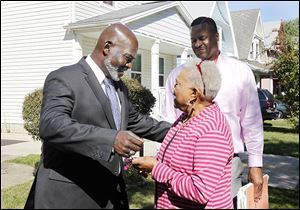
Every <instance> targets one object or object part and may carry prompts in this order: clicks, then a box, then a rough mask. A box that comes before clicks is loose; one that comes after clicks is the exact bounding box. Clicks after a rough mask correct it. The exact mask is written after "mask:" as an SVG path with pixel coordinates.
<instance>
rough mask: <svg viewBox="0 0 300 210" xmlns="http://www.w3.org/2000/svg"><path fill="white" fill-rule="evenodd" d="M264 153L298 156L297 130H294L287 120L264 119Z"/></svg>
mask: <svg viewBox="0 0 300 210" xmlns="http://www.w3.org/2000/svg"><path fill="white" fill-rule="evenodd" d="M264 139H265V142H264V153H265V154H274V155H288V156H293V157H297V158H299V131H298V132H295V130H293V129H292V128H291V126H290V124H289V123H288V121H287V120H271V121H265V124H264Z"/></svg>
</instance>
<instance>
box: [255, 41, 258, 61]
mask: <svg viewBox="0 0 300 210" xmlns="http://www.w3.org/2000/svg"><path fill="white" fill-rule="evenodd" d="M258 56H259V46H258V43H256V55H255V58H256V59H258V58H259V57H258Z"/></svg>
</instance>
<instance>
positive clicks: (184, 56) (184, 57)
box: [180, 47, 189, 64]
mask: <svg viewBox="0 0 300 210" xmlns="http://www.w3.org/2000/svg"><path fill="white" fill-rule="evenodd" d="M188 50H189V49H188V48H187V47H186V48H184V50H183V51H182V53H181V57H180V63H181V64H183V63H186V62H187V57H188Z"/></svg>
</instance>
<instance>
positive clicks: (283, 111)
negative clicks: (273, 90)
mask: <svg viewBox="0 0 300 210" xmlns="http://www.w3.org/2000/svg"><path fill="white" fill-rule="evenodd" d="M274 104H275V110H276V112H277V119H282V118H287V117H289V116H290V114H291V107H290V106H289V105H287V104H286V103H283V102H282V101H280V100H278V99H274Z"/></svg>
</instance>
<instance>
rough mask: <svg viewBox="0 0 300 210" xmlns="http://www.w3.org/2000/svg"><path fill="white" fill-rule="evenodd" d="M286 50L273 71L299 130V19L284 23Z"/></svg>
mask: <svg viewBox="0 0 300 210" xmlns="http://www.w3.org/2000/svg"><path fill="white" fill-rule="evenodd" d="M283 28H284V29H283V30H284V35H285V43H284V49H283V51H282V52H281V53H279V55H278V57H277V60H276V61H275V62H274V66H273V70H274V74H275V75H276V77H278V79H279V81H280V82H281V89H282V91H283V92H284V93H285V95H284V96H282V98H283V100H284V101H286V102H287V103H288V104H289V105H290V106H291V114H292V117H291V118H290V121H291V122H292V123H293V125H294V127H295V129H297V130H299V47H298V44H299V19H298V18H297V19H295V20H291V21H286V22H284V27H283Z"/></svg>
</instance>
